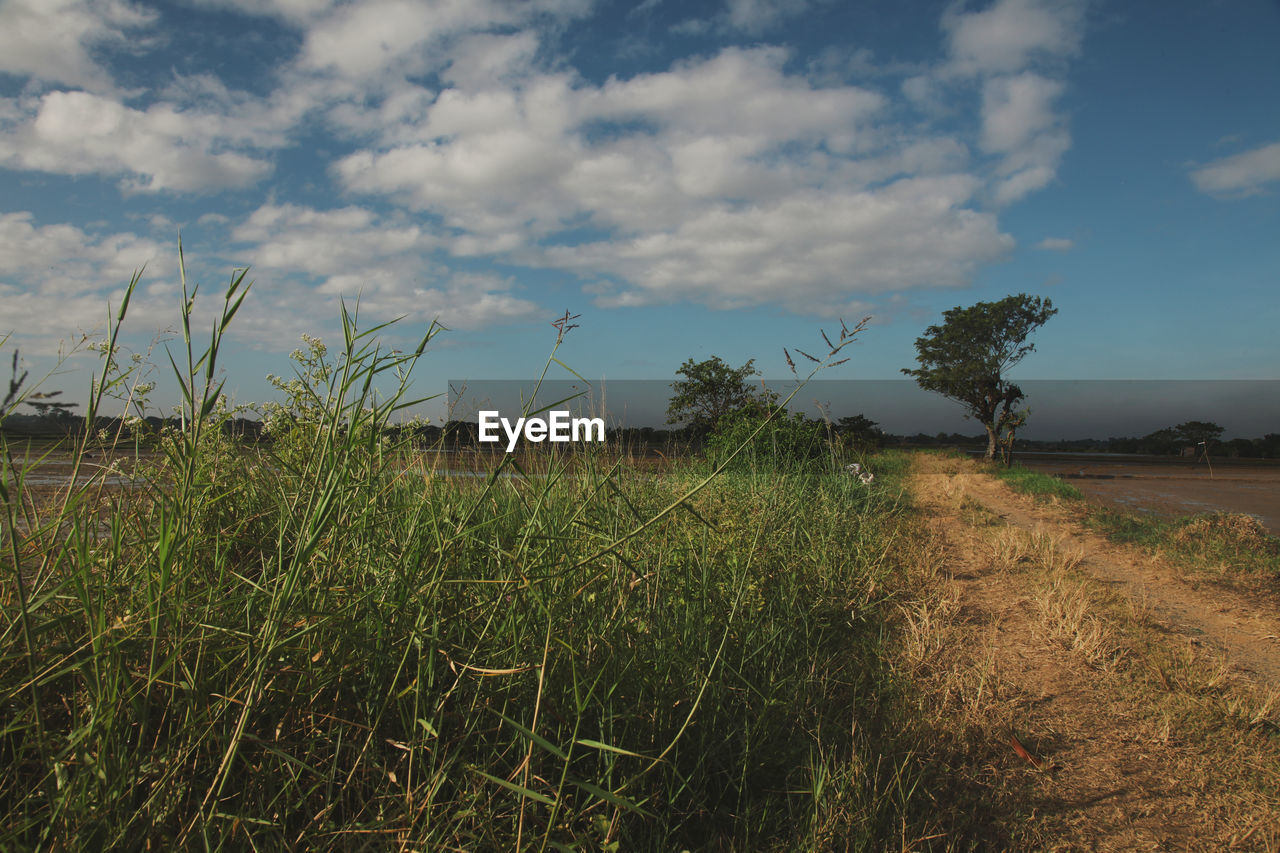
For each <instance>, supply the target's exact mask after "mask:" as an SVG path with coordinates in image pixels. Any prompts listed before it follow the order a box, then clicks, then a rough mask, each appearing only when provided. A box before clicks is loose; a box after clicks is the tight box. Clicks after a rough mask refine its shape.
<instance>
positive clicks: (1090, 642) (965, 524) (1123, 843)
mask: <svg viewBox="0 0 1280 853" xmlns="http://www.w3.org/2000/svg"><path fill="white" fill-rule="evenodd" d="M915 465H916V470H915V473H914V477H913V490H914V492H915V495H916V500H917V503H918V505H919V506H920V507H921V508H922V509H923V511H924V512H925V514H926V523H927V525H928V528H929V531H930V532H931V535H932V537H933V538H934V541H935V544H936V548H937V549H938V553H939V558H940V562H939V566H940V569H941V571H940V574H941V575H942V578H943V580H942V582H943V583H944V584H946V585H947V586H946V590H947V591H946V593H945V595H944V597H943V598H944V601H943V603H942V604H940V605H938V608H937V609H938V610H939V611H940V613H941V615H942V616H949V618H948V619H945V620H942V619H939V620H938V621H939V623H942V622H944V621H945V623H946V627H937V628H933V629H930V628H928V626H927V625H926V626H925V628H921V627H920V625H921V624H922V623H928V622H929V619H922V618H921V617H915V618H914V619H913V621H912V625H913V627H914V628H915V629H916V630H917V633H928V632H929V631H930V630H932V631H933V632H934V633H935V634H937V635H938V637H937V638H934V639H932V640H930V639H928V638H924V637H921V638H918V639H917V645H918V646H920V647H921V648H923V647H928V646H931V645H932V646H936V647H937V648H936V649H935V652H934V654H932V655H931V656H930V658H931V659H932V660H934V661H935V663H934V664H932V665H931V667H921V668H919V670H918V672H917V673H916V675H915V677H916V678H920V677H921V675H922V674H923V675H924V676H925V677H926V678H931V679H932V680H933V681H934V682H935V684H934V687H933V689H934V690H935V691H937V692H938V693H940V694H941V695H943V696H949V695H951V694H953V693H958V694H965V695H968V696H969V697H970V698H969V699H967V700H966V702H965V704H964V708H965V712H966V713H965V717H966V720H965V721H962V722H961V721H958V722H956V723H955V724H954V725H955V727H957V728H959V727H967V730H969V731H972V730H973V729H974V728H975V727H976V728H977V729H978V730H980V732H981V735H980V736H979V737H978V738H976V739H975V738H974V737H973V736H972V735H967V736H965V737H962V736H960V735H956V736H955V737H954V739H955V740H959V741H962V742H963V743H965V744H967V745H966V746H965V749H967V753H962V754H959V755H957V754H956V748H955V747H952V753H950V754H948V756H947V761H948V762H949V764H950V766H949V767H948V772H949V773H950V774H951V775H952V776H954V777H955V778H957V779H959V780H960V781H959V782H957V784H960V785H962V786H966V785H967V786H968V788H969V789H970V794H971V795H972V796H974V797H976V798H977V800H978V801H979V804H978V805H976V806H974V807H975V808H985V809H987V810H989V818H988V819H989V821H990V824H991V825H990V831H989V833H988V834H987V835H986V836H985V838H986V839H988V840H987V841H986V842H985V843H986V844H987V845H989V847H990V849H1006V848H1008V849H1036V850H1107V851H1109V850H1266V851H1274V850H1280V819H1277V815H1280V737H1277V732H1280V714H1278V713H1277V711H1278V710H1280V709H1278V707H1277V706H1278V705H1280V618H1278V617H1277V614H1276V613H1275V612H1270V611H1264V610H1263V609H1261V608H1260V607H1258V606H1257V605H1256V604H1255V603H1253V602H1250V601H1247V600H1245V599H1243V598H1241V597H1240V596H1238V595H1235V594H1233V593H1230V592H1226V591H1222V590H1218V589H1213V590H1207V589H1197V588H1195V587H1193V586H1192V585H1191V584H1190V583H1189V582H1188V581H1186V580H1184V579H1183V578H1182V577H1181V576H1180V575H1179V573H1178V572H1177V571H1176V570H1175V569H1174V568H1172V567H1171V566H1169V565H1167V564H1165V563H1164V562H1162V561H1161V560H1159V559H1158V558H1153V557H1150V556H1148V555H1146V554H1144V553H1141V552H1139V551H1137V550H1135V549H1131V548H1128V547H1125V546H1117V545H1114V544H1112V543H1110V542H1108V541H1106V540H1104V539H1102V538H1101V537H1099V536H1096V535H1093V534H1091V533H1089V532H1088V531H1086V530H1085V529H1083V528H1082V527H1081V526H1080V524H1079V523H1078V521H1077V519H1076V518H1075V517H1074V516H1073V513H1072V511H1070V510H1068V509H1065V508H1063V507H1061V506H1056V505H1045V504H1041V503H1036V502H1035V501H1034V500H1032V499H1030V498H1028V497H1026V496H1024V495H1020V494H1017V493H1014V492H1012V491H1011V490H1010V489H1009V488H1008V487H1007V486H1005V485H1004V484H1003V483H1001V482H1000V481H998V480H996V479H995V478H993V477H991V476H989V475H986V474H982V473H979V472H978V471H977V470H976V469H975V468H974V466H972V465H971V464H970V463H968V462H967V461H965V460H954V459H945V458H939V457H935V456H928V455H920V456H918V457H917V459H916V462H915ZM944 635H945V636H944ZM940 661H949V663H947V664H945V665H944V664H942V663H939V662H940ZM927 689H929V688H928V687H926V690H927ZM966 691H967V694H966ZM953 713H954V712H953ZM939 719H940V720H942V718H941V717H940V718H939ZM939 725H942V726H945V725H947V723H946V722H945V721H942V722H940V723H939ZM966 737H967V740H966ZM966 762H967V765H968V766H965V764H966ZM975 792H976V793H975ZM946 805H947V804H946V803H939V807H940V808H945V807H946ZM980 843H982V842H980Z"/></svg>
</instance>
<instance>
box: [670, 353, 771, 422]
mask: <svg viewBox="0 0 1280 853" xmlns="http://www.w3.org/2000/svg"><path fill="white" fill-rule="evenodd" d="M754 364H755V359H749V360H748V361H747V363H746V364H744V365H742V366H741V367H737V368H734V367H730V366H729V365H728V364H727V363H726V362H725V361H724V360H723V359H721V358H720V357H719V356H714V355H713V356H712V357H711V358H708V359H706V360H705V361H698V362H695V361H694V360H693V359H691V358H690V359H687V360H686V361H685V363H684V364H683V365H681V366H680V369H679V370H677V371H676V374H677V375H679V376H683V377H684V379H678V380H676V381H675V382H673V383H671V388H672V390H673V391H674V392H675V394H674V395H673V396H672V397H671V401H670V403H669V404H668V406H667V423H669V424H675V423H684V424H686V426H687V429H688V430H689V431H690V432H692V433H694V434H696V435H706V434H707V433H709V432H710V431H711V430H712V429H715V427H716V425H717V424H718V423H719V421H720V419H721V418H722V417H724V416H725V415H728V414H731V413H733V412H738V411H741V410H743V409H746V408H748V407H751V406H761V405H764V406H768V405H771V404H772V403H773V402H775V398H774V397H773V396H772V395H770V394H769V393H768V392H765V391H762V390H759V389H756V388H754V387H752V385H751V383H750V382H749V381H748V379H747V377H749V376H759V375H760V372H759V371H758V370H756V369H755V367H754Z"/></svg>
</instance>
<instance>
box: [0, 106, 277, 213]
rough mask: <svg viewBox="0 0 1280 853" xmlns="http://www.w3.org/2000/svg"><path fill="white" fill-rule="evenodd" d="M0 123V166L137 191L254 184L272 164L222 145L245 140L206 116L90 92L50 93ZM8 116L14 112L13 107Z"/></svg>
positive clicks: (231, 129) (216, 120) (214, 119)
mask: <svg viewBox="0 0 1280 853" xmlns="http://www.w3.org/2000/svg"><path fill="white" fill-rule="evenodd" d="M16 112H17V114H18V118H17V119H16V120H14V119H13V118H10V120H8V121H6V122H4V123H3V124H2V125H0V163H2V164H4V165H5V166H7V167H9V168H19V169H30V170H37V171H44V172H53V173H55V174H63V175H83V174H91V173H94V174H103V175H120V176H122V178H121V186H122V187H124V188H126V189H128V190H131V191H140V192H154V191H159V190H207V189H222V188H227V187H241V186H245V185H248V184H252V183H254V182H256V181H258V180H259V179H261V178H262V177H263V176H264V175H266V174H267V173H268V172H269V171H270V169H271V164H270V163H269V162H267V161H265V160H263V159H260V158H256V157H254V156H252V155H250V154H245V153H240V152H237V151H227V150H221V149H223V148H226V147H227V146H228V145H229V144H232V143H235V142H240V141H244V140H241V139H237V138H236V136H235V131H234V128H235V125H234V124H232V125H229V126H228V125H226V124H224V122H223V121H222V118H221V117H220V116H218V115H216V114H212V113H200V112H197V111H194V110H190V111H189V110H179V109H175V108H174V107H173V106H172V105H170V104H163V103H157V104H155V105H153V106H151V107H149V108H147V109H145V110H137V109H134V108H132V107H128V106H125V105H124V104H122V103H120V101H118V100H116V99H114V98H112V97H110V96H104V95H96V94H91V93H89V92H79V91H77V92H61V91H59V92H49V93H47V94H45V95H44V96H42V97H41V98H39V99H38V100H33V101H31V102H29V103H24V104H22V108H21V109H20V110H18V111H16ZM10 115H13V113H12V112H11V113H10Z"/></svg>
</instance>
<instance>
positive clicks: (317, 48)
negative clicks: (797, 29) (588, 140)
mask: <svg viewBox="0 0 1280 853" xmlns="http://www.w3.org/2000/svg"><path fill="white" fill-rule="evenodd" d="M590 5H591V4H590V2H589V1H588V0H524V2H520V3H510V2H505V0H435V2H430V3H422V2H417V0H373V2H368V3H360V4H345V5H340V6H337V7H335V8H334V9H333V10H332V11H331V13H330V14H328V15H326V16H324V17H322V18H320V19H319V20H317V21H316V22H315V23H313V24H312V25H310V26H309V27H308V28H307V29H306V32H305V40H304V42H303V47H302V57H301V64H302V65H303V66H304V67H309V68H314V69H323V70H328V71H332V72H334V73H336V74H338V75H339V76H342V77H346V78H353V79H368V78H373V77H383V76H386V75H387V73H388V72H389V71H390V72H391V73H394V74H395V75H397V76H406V75H413V74H422V73H425V72H427V71H434V70H438V69H439V68H440V67H441V59H442V58H443V52H442V51H441V50H439V48H440V46H441V45H442V44H444V43H446V42H447V41H448V40H450V39H451V38H454V37H457V36H461V35H463V34H466V33H476V32H489V31H493V30H496V29H502V28H509V27H515V26H522V25H527V24H528V23H530V22H531V21H535V20H537V19H538V18H540V17H548V18H552V19H569V18H573V17H577V16H579V15H582V14H584V13H585V12H586V11H587V10H588V9H589V8H590Z"/></svg>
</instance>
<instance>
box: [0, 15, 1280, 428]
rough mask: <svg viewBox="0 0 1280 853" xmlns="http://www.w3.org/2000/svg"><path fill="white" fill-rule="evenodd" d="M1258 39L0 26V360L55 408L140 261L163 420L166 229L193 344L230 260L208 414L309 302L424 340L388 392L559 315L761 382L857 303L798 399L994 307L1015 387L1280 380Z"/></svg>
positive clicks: (1203, 24)
mask: <svg viewBox="0 0 1280 853" xmlns="http://www.w3.org/2000/svg"><path fill="white" fill-rule="evenodd" d="M1278 44H1280V4H1278V3H1276V2H1274V0H1231V2H1203V3H1179V4H1168V3H1157V2H1105V0H1095V2H1071V0H1055V1H1054V2H1044V1H1043V0H995V2H985V0H980V1H979V2H927V0H925V1H923V2H914V3H908V4H904V3H898V2H888V0H866V2H841V1H840V0H715V1H714V2H700V0H644V2H637V3H622V2H605V0H432V1H431V2H428V0H422V2H407V0H371V2H331V0H186V2H173V3H149V2H130V0H0V336H3V335H5V334H6V333H7V334H9V338H8V340H7V341H6V342H5V344H4V346H3V347H0V356H4V357H5V360H6V361H7V360H8V358H9V357H10V355H9V354H10V352H11V351H12V350H13V349H14V348H18V349H20V351H21V353H22V358H23V359H24V363H25V364H26V365H27V366H28V367H30V368H31V369H32V372H33V375H39V374H40V373H42V372H43V371H47V370H48V369H50V368H51V367H52V366H53V365H54V364H55V355H56V354H57V353H58V352H59V351H60V350H61V351H63V352H66V351H69V350H72V351H74V350H75V348H76V347H77V346H80V347H81V350H79V351H76V352H79V353H80V354H73V355H72V357H71V358H70V359H69V360H68V361H67V362H65V363H64V364H63V365H62V367H61V368H60V370H61V371H62V372H60V373H59V374H57V375H55V376H53V377H52V378H51V379H50V380H48V385H47V387H57V388H60V389H64V390H65V391H66V394H67V396H66V399H80V398H83V396H84V394H83V393H82V390H81V391H78V390H77V389H85V388H87V387H88V381H89V380H88V374H87V372H86V367H87V365H89V364H90V362H91V359H90V357H89V356H88V355H86V354H83V349H82V348H83V344H82V343H80V342H82V341H84V340H85V339H86V336H88V340H93V339H94V336H95V335H100V334H101V332H102V331H103V328H104V325H105V321H106V319H107V317H108V311H109V310H113V309H114V307H116V306H118V305H119V302H120V299H121V296H122V294H123V288H124V285H125V284H126V283H127V282H128V281H129V279H130V276H131V275H132V274H133V273H134V271H135V270H138V269H142V270H143V272H142V275H141V280H140V283H139V287H138V290H137V292H136V294H135V297H134V300H133V302H132V303H131V305H130V310H129V316H128V318H127V320H126V325H125V330H126V334H125V336H124V338H123V339H122V340H123V342H124V344H125V345H126V346H127V347H128V348H129V349H130V350H131V351H133V352H137V353H139V354H141V355H142V356H143V357H144V358H149V359H150V360H151V361H154V362H156V363H158V364H161V365H164V367H163V369H159V368H157V370H156V372H155V374H154V377H153V378H154V380H155V381H157V382H158V383H159V387H158V389H157V391H156V392H154V394H153V402H154V404H155V406H156V407H157V409H160V410H166V409H167V408H169V407H170V406H172V405H173V403H174V402H175V401H174V400H173V399H172V397H173V392H172V383H168V382H167V381H166V379H165V375H164V374H165V372H166V371H168V367H167V359H166V357H165V356H164V354H163V353H164V348H165V347H166V346H169V347H170V348H173V347H174V343H175V339H174V333H173V330H174V329H175V328H176V327H177V324H178V317H179V309H180V305H181V302H182V298H181V285H180V281H179V277H178V264H177V247H178V240H179V235H180V236H181V241H182V247H183V253H184V257H185V260H186V268H187V275H188V279H189V281H191V282H193V283H194V282H199V284H200V297H201V300H200V305H202V306H204V307H203V308H201V309H200V310H199V311H198V321H199V323H200V324H207V323H208V322H209V318H210V316H211V314H210V313H209V312H210V311H211V310H212V309H213V308H215V307H216V303H217V302H218V300H219V299H220V293H221V290H222V288H224V287H225V286H226V283H227V282H228V281H229V280H230V278H231V277H232V275H233V274H234V270H236V269H237V268H243V267H248V268H249V274H248V279H249V280H252V281H253V286H252V288H251V290H250V294H249V296H248V297H247V299H246V302H245V303H244V307H243V309H242V311H241V314H240V315H239V316H238V317H237V318H236V321H235V323H234V324H233V326H232V327H231V329H230V330H229V332H228V337H227V342H226V345H225V347H224V351H223V353H222V360H221V364H222V367H223V370H224V371H225V374H224V375H225V377H226V379H227V383H226V386H225V387H226V390H227V391H228V392H229V393H230V394H231V396H232V397H233V399H234V401H235V402H240V403H247V402H251V401H263V400H266V399H269V398H271V397H272V396H273V393H274V392H273V389H272V387H271V386H270V384H269V383H268V382H267V380H266V378H265V377H266V376H267V374H268V373H272V374H276V375H285V374H287V372H288V370H289V361H288V354H289V353H290V352H291V351H293V350H294V349H295V348H297V347H299V346H300V345H301V336H302V335H303V334H304V333H305V334H310V335H314V336H318V337H320V338H322V339H323V340H325V341H326V342H329V343H335V342H336V341H337V340H338V338H339V337H340V332H339V328H340V327H339V323H338V318H339V304H340V301H341V300H346V302H347V304H348V305H349V306H355V305H356V304H357V302H358V305H359V322H360V324H361V325H362V326H364V327H368V326H372V325H375V324H377V323H380V322H385V321H388V320H392V319H395V318H402V319H400V320H399V321H398V322H397V323H396V324H395V325H393V326H392V327H390V328H389V329H388V330H386V331H384V332H383V333H382V336H383V339H384V340H385V341H386V345H387V346H389V347H394V346H404V345H405V344H406V343H407V342H409V341H413V340H416V338H418V337H420V336H421V335H422V334H423V332H425V331H426V329H427V328H428V327H429V325H430V323H431V322H432V321H433V320H438V321H439V322H440V323H442V324H443V325H444V326H446V327H447V328H448V329H449V331H448V332H445V333H443V334H441V335H440V336H439V337H437V338H436V339H435V341H434V342H433V344H432V346H431V347H430V348H429V350H428V351H427V353H426V354H425V356H424V358H423V360H422V361H421V363H420V364H419V365H418V366H417V368H416V369H415V374H414V375H415V377H416V379H415V386H414V391H415V393H416V394H417V395H419V396H425V395H428V394H435V393H439V392H443V391H444V390H445V389H446V387H447V383H448V382H449V381H450V380H455V381H456V380H477V381H482V380H493V379H516V378H525V377H528V376H530V375H535V374H536V373H537V372H538V371H539V370H541V367H542V365H543V364H544V363H545V361H546V359H547V357H548V354H549V353H550V351H551V348H552V345H553V344H554V343H555V338H556V332H555V330H554V329H553V328H552V327H551V325H550V323H551V321H552V320H553V319H555V318H556V317H557V316H560V315H563V314H564V312H565V311H571V312H573V313H575V314H580V315H581V317H580V319H578V320H577V321H576V323H577V324H578V326H579V328H577V329H574V330H573V331H572V332H571V333H570V334H569V335H567V336H566V338H565V340H564V342H563V343H562V344H561V346H560V348H559V350H558V351H557V353H556V356H557V358H559V359H560V360H561V361H563V362H565V363H566V364H568V365H569V366H570V367H572V368H573V369H574V370H576V371H578V372H579V373H580V374H582V375H583V376H585V377H587V378H588V379H592V380H596V379H649V380H654V379H663V378H668V377H672V378H674V374H675V371H676V370H677V369H678V368H679V366H680V365H681V364H682V363H683V362H684V361H685V360H686V359H688V358H694V359H697V360H701V359H704V358H708V357H710V356H711V355H717V356H720V357H722V358H724V359H725V360H726V361H728V362H730V363H732V364H741V363H742V362H745V361H746V360H747V359H749V358H753V359H755V363H756V366H757V367H758V368H759V369H760V370H761V371H762V372H763V374H764V375H765V376H769V377H781V376H785V375H787V374H788V370H787V367H786V364H785V361H784V359H783V353H782V348H783V347H784V346H787V347H792V348H794V347H801V348H805V349H809V350H810V351H812V349H813V348H816V347H820V340H821V339H820V337H819V329H826V330H827V332H828V333H830V332H831V331H832V329H838V328H839V324H840V318H843V319H844V320H845V321H846V322H847V323H848V324H849V325H850V326H852V325H853V324H854V323H855V322H856V321H858V320H860V319H861V318H863V317H864V316H870V317H871V318H872V320H871V323H870V325H869V326H868V328H867V329H866V330H865V332H864V333H863V334H862V336H861V337H860V339H859V341H858V342H857V344H856V345H854V346H853V347H851V348H850V349H849V350H848V351H847V352H848V354H849V355H851V360H850V361H849V362H848V363H847V364H845V365H842V366H841V367H839V368H836V369H835V370H834V371H833V372H831V373H829V374H825V375H824V376H825V377H826V378H834V379H859V380H862V379H877V380H878V379H895V378H901V373H900V370H901V369H902V368H904V367H911V366H914V360H915V351H914V346H913V344H914V341H915V339H916V337H917V336H918V335H920V334H921V333H922V332H923V331H924V329H925V328H926V327H927V326H928V325H930V324H932V323H936V322H939V320H940V317H941V313H942V312H943V311H945V310H946V309H948V308H951V307H954V306H958V305H970V304H973V303H975V302H978V301H984V300H987V301H989V300H995V299H1000V298H1003V297H1004V296H1006V295H1009V294H1012V293H1029V294H1033V295H1037V296H1043V297H1047V298H1049V299H1051V300H1052V301H1053V304H1054V306H1055V307H1056V308H1058V309H1059V313H1058V314H1057V315H1056V316H1054V317H1053V318H1052V319H1051V320H1050V321H1049V322H1048V323H1047V324H1046V325H1045V326H1044V328H1043V329H1041V330H1040V331H1039V332H1038V333H1037V335H1036V337H1035V341H1036V344H1037V351H1036V352H1035V353H1033V354H1032V355H1030V356H1028V357H1027V358H1026V359H1025V361H1024V362H1023V363H1022V364H1021V365H1019V366H1018V367H1017V368H1016V372H1015V374H1014V378H1020V379H1054V380H1062V379H1070V380H1082V379H1083V380H1115V379H1143V380H1169V379H1182V380H1187V379H1194V380H1227V379H1230V380H1239V379H1276V378H1280V373H1278V371H1277V366H1278V365H1280V335H1277V334H1276V331H1275V330H1276V329H1277V328H1280V297H1278V296H1277V285H1280V201H1278V197H1280V196H1278V193H1280V50H1277V49H1276V45H1278ZM109 306H110V308H109ZM198 327H199V326H198ZM175 351H176V350H175ZM4 366H5V367H7V365H4ZM555 369H556V370H557V371H558V370H560V369H559V368H558V367H556V368H555ZM560 375H562V376H563V375H564V374H563V372H561V374H560ZM5 378H7V372H6V376H0V379H5ZM1214 414H1215V413H1214V412H1212V411H1207V412H1206V411H1201V410H1200V409H1199V408H1198V407H1197V404H1196V401H1188V409H1187V419H1209V420H1215V419H1216V420H1218V421H1220V422H1221V421H1223V420H1224V419H1223V417H1221V416H1218V417H1214ZM872 416H873V418H874V413H872ZM1227 420H1229V418H1227ZM1227 425H1228V426H1229V424H1227ZM1277 427H1278V428H1280V424H1278V425H1277Z"/></svg>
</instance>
